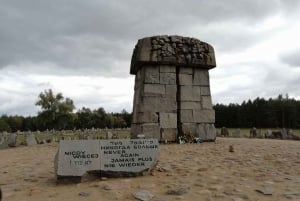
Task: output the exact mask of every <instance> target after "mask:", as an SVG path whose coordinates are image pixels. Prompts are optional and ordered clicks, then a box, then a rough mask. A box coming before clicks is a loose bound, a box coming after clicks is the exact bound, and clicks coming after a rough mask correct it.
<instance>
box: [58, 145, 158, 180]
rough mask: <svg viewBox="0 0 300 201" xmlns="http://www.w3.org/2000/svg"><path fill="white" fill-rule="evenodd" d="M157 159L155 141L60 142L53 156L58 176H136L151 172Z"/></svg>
mask: <svg viewBox="0 0 300 201" xmlns="http://www.w3.org/2000/svg"><path fill="white" fill-rule="evenodd" d="M158 159H159V144H158V140H157V139H135V140H127V139H112V140H61V141H60V144H59V149H58V152H57V154H56V157H55V173H56V176H57V178H58V179H59V178H60V177H81V176H83V175H84V174H86V173H89V172H94V173H100V174H101V175H103V176H110V177H122V176H138V175H143V174H145V173H147V172H149V171H151V170H152V169H153V168H154V167H155V165H156V164H157V162H158Z"/></svg>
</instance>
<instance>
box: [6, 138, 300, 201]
mask: <svg viewBox="0 0 300 201" xmlns="http://www.w3.org/2000/svg"><path fill="white" fill-rule="evenodd" d="M230 145H233V148H234V152H229V146H230ZM56 151H57V144H55V143H53V144H44V145H34V146H30V147H17V148H10V149H4V150H0V186H1V188H2V192H3V199H2V200H4V201H12V200H16V201H54V200H63V201H69V200H71V201H81V200H84V201H92V200H93V201H96V200H99V201H100V200H103V201H105V200H122V201H123V200H124V201H126V200H137V199H136V198H135V197H134V196H133V193H135V192H137V191H140V190H146V191H148V192H149V193H151V194H152V195H153V196H154V197H153V198H152V199H151V200H153V201H171V200H197V201H198V200H199V201H202V200H203V201H215V200H216V201H218V200H220V201H221V200H222V201H243V200H249V201H276V200H278V201H284V200H293V201H295V200H297V201H300V141H288V140H267V139H246V138H218V139H217V141H216V143H214V142H208V143H202V144H183V145H179V144H169V145H161V146H160V161H159V164H158V166H157V167H156V169H155V170H154V171H153V173H152V174H150V175H147V176H143V177H135V178H118V179H115V178H114V179H111V178H96V177H94V176H89V177H86V178H83V180H82V182H81V183H78V184H57V183H56V181H55V177H54V168H53V166H54V162H53V160H54V155H55V153H56ZM264 193H265V194H269V195H264Z"/></svg>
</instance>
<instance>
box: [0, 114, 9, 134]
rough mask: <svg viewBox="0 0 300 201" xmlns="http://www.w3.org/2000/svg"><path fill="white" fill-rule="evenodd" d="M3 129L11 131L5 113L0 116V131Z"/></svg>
mask: <svg viewBox="0 0 300 201" xmlns="http://www.w3.org/2000/svg"><path fill="white" fill-rule="evenodd" d="M3 131H6V132H11V128H10V126H9V124H8V116H7V115H3V116H2V117H1V118H0V132H3Z"/></svg>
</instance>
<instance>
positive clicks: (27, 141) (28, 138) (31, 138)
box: [25, 134, 37, 146]
mask: <svg viewBox="0 0 300 201" xmlns="http://www.w3.org/2000/svg"><path fill="white" fill-rule="evenodd" d="M36 144H37V141H36V139H35V135H34V134H30V135H27V136H26V139H25V145H26V146H32V145H36Z"/></svg>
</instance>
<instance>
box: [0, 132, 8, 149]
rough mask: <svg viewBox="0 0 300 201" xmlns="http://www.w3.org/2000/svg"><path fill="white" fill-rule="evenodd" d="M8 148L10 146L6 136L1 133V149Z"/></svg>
mask: <svg viewBox="0 0 300 201" xmlns="http://www.w3.org/2000/svg"><path fill="white" fill-rule="evenodd" d="M6 148H8V144H7V141H6V139H5V136H4V134H1V133H0V149H6Z"/></svg>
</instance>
